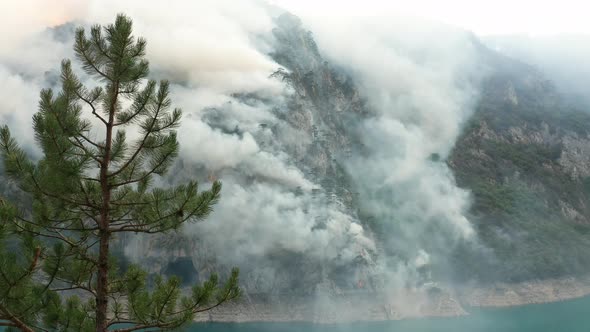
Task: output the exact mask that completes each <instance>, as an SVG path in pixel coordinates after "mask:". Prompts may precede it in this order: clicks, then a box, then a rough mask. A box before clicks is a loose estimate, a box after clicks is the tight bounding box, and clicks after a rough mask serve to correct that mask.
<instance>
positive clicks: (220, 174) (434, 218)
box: [0, 0, 484, 289]
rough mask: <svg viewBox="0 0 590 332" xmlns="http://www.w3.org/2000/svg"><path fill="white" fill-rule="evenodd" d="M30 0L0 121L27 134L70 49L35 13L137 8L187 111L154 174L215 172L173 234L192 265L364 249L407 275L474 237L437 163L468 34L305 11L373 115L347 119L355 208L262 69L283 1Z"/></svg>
mask: <svg viewBox="0 0 590 332" xmlns="http://www.w3.org/2000/svg"><path fill="white" fill-rule="evenodd" d="M39 3H41V2H40V1H38V2H34V3H28V4H27V6H26V8H29V7H33V8H44V9H43V11H35V12H30V13H28V14H27V15H29V16H31V17H34V18H35V20H34V22H35V23H34V27H31V28H30V29H28V30H26V31H24V32H23V31H19V32H18V33H14V34H12V32H10V31H12V30H13V29H3V31H8V34H9V35H10V38H9V39H10V40H11V45H12V46H13V47H12V48H10V49H4V50H2V51H0V83H1V84H2V86H3V89H2V92H0V93H1V95H0V121H1V122H3V123H8V124H9V125H10V126H11V127H12V129H13V131H14V132H15V133H17V136H18V139H19V141H20V142H22V143H23V144H25V145H26V146H27V147H32V146H33V145H34V144H33V139H32V137H33V136H32V134H31V129H30V128H31V124H30V119H31V116H32V114H33V113H34V112H35V110H36V103H37V96H38V91H39V90H40V89H41V88H42V87H51V86H54V85H55V84H56V82H57V81H56V75H57V70H58V66H59V61H60V60H61V59H62V58H65V57H69V58H72V51H71V44H72V39H71V38H64V35H65V36H66V37H67V35H68V33H70V34H71V28H72V26H73V25H72V26H69V25H66V26H61V27H60V28H58V29H49V30H42V29H40V27H42V26H51V25H54V24H62V23H66V22H74V23H75V24H76V25H77V24H82V25H86V26H89V25H90V24H95V23H100V24H108V23H110V22H111V21H112V20H113V19H114V17H115V15H116V13H119V12H124V13H126V14H127V15H129V16H130V17H132V18H133V20H134V24H135V33H136V35H137V36H143V37H145V38H146V39H147V40H148V49H147V57H148V59H149V60H150V63H151V65H152V72H153V75H154V76H155V77H156V78H168V79H170V80H171V81H172V83H173V84H172V87H171V90H172V100H173V102H174V105H175V106H178V107H181V108H183V110H184V117H183V120H182V126H181V127H180V129H179V141H180V146H181V156H180V158H179V159H180V161H179V162H178V163H177V165H176V166H175V169H174V172H173V174H172V175H171V176H170V177H169V178H167V179H164V180H163V182H165V183H179V182H182V181H185V180H186V179H188V178H198V179H199V180H200V181H201V182H202V183H204V186H206V185H207V183H208V182H210V181H211V180H213V179H220V180H221V181H222V182H223V184H224V189H223V191H222V199H221V200H220V202H219V204H218V205H217V206H216V207H215V211H214V213H213V214H212V216H211V217H210V218H209V219H208V220H207V221H205V222H203V223H199V224H191V225H187V226H186V227H185V228H184V229H183V230H182V234H181V236H182V237H183V238H185V239H187V240H186V241H187V243H189V245H179V244H172V245H171V247H175V246H181V247H182V250H184V255H188V256H190V257H192V258H193V261H194V262H195V266H196V267H197V269H198V270H199V272H201V271H204V272H206V271H209V270H214V268H209V267H203V265H204V264H206V262H214V263H215V264H217V263H219V264H223V265H228V266H230V265H239V266H243V267H248V266H249V268H247V269H246V275H245V276H244V277H243V278H244V279H245V280H246V282H248V278H250V279H253V278H255V277H256V278H260V279H261V280H262V283H264V282H267V283H276V284H280V283H281V280H282V279H281V278H284V279H285V278H286V279H288V278H291V279H296V278H298V276H289V277H285V276H284V274H285V271H281V269H282V268H284V265H285V264H283V263H280V264H279V263H277V261H276V259H275V258H273V257H275V256H276V255H280V254H281V253H288V255H291V254H293V255H296V257H304V260H303V263H302V265H301V266H295V267H293V266H290V267H289V269H293V268H300V269H305V268H307V267H310V268H311V267H317V266H326V265H327V266H329V267H331V268H337V267H343V266H347V265H350V264H353V263H354V262H355V261H356V260H358V259H359V257H362V259H363V260H364V262H365V263H367V264H369V265H371V266H372V271H373V272H372V273H375V274H378V275H379V274H380V275H381V276H382V277H383V278H384V279H385V280H387V283H388V284H390V285H391V286H392V287H401V286H403V285H406V284H407V283H408V281H409V280H412V279H415V280H418V279H420V278H419V274H420V272H419V271H422V270H424V267H427V266H429V265H430V264H432V263H433V262H437V261H438V262H441V261H444V258H445V256H446V255H448V253H449V252H450V251H451V249H452V246H453V243H454V241H456V240H457V239H470V238H473V236H474V235H473V229H472V227H471V225H470V223H469V221H468V219H467V218H466V211H467V209H468V207H469V194H468V193H467V192H466V191H464V190H461V189H459V188H457V186H456V185H455V182H454V179H453V176H452V173H451V172H450V170H449V169H448V167H447V166H446V164H445V163H444V160H445V158H446V157H447V155H448V154H449V152H450V150H451V149H452V147H453V144H454V142H455V140H456V139H457V137H458V135H459V133H460V129H461V125H462V124H463V123H464V122H465V121H466V119H467V118H468V117H469V115H470V114H471V112H472V109H473V105H474V102H475V101H476V99H477V87H478V82H479V80H480V79H481V75H482V74H481V73H482V72H483V71H484V70H483V69H482V68H480V67H479V66H478V65H477V55H476V53H475V50H474V49H473V45H472V44H471V38H472V37H471V36H470V35H469V34H467V33H466V32H463V31H459V30H454V29H451V28H446V27H441V26H439V25H434V24H431V23H427V22H416V21H407V20H404V19H402V18H399V19H396V20H392V19H389V20H374V19H371V20H370V21H369V19H363V20H359V21H350V20H348V21H339V20H338V19H333V20H329V21H326V20H324V21H314V20H313V19H307V20H306V18H305V17H304V18H303V19H304V24H305V26H306V28H310V29H311V30H312V31H313V32H314V36H315V38H316V40H317V42H318V45H319V48H320V52H321V53H322V54H323V56H324V57H325V58H326V59H327V60H329V61H331V62H332V63H334V64H335V65H336V66H338V67H339V68H341V69H342V70H343V72H344V73H346V74H347V75H350V76H351V77H352V78H353V79H354V80H355V82H356V83H357V84H358V88H359V91H360V92H361V94H362V98H364V99H366V101H367V108H368V109H369V115H368V116H365V117H361V118H359V119H358V121H357V122H356V123H355V124H354V125H351V126H350V127H349V128H346V130H347V131H348V132H349V133H350V134H351V135H355V136H356V137H359V138H360V140H361V144H362V146H363V147H362V148H359V151H353V152H354V153H353V154H352V155H351V156H348V157H343V158H341V160H340V161H341V162H342V163H343V164H344V165H345V166H346V171H347V173H348V174H349V175H350V176H351V177H352V179H353V184H354V187H355V188H354V189H355V190H356V191H358V193H359V201H360V210H361V213H360V215H361V218H359V216H357V215H356V213H354V212H351V211H348V210H347V209H346V208H343V207H342V206H341V204H339V203H338V201H334V200H332V199H331V198H330V195H329V194H327V192H326V191H325V190H323V189H324V188H323V187H322V184H321V183H320V182H321V181H319V179H318V178H317V177H314V176H312V175H310V173H309V172H308V170H307V169H306V168H305V167H304V166H302V165H301V164H300V163H299V164H298V163H297V162H296V161H297V159H298V158H297V157H296V156H295V155H296V154H297V151H304V150H305V148H306V147H308V146H309V145H310V144H312V138H311V137H310V135H308V134H307V133H306V132H305V131H302V130H300V129H297V128H294V127H293V126H291V125H290V124H288V123H286V122H285V121H284V116H285V112H288V111H289V107H290V106H289V100H291V98H292V97H293V94H295V93H296V91H294V90H293V88H292V87H290V86H288V85H287V84H285V83H284V82H282V81H280V80H278V79H276V78H271V77H270V76H271V74H272V73H273V72H274V71H276V70H277V69H279V68H280V67H281V66H280V65H279V64H278V63H276V62H275V61H274V60H273V59H272V58H271V56H269V54H270V53H272V51H273V50H274V43H276V40H275V39H274V37H273V35H272V33H271V31H272V29H273V28H274V26H275V22H274V19H275V18H276V16H277V14H278V13H279V10H278V9H276V8H274V7H271V6H268V5H267V4H265V3H264V2H261V1H239V2H236V1H229V0H223V1H188V0H183V1H174V2H171V3H164V2H154V3H150V5H149V6H146V5H145V2H144V1H135V0H134V1H125V2H120V1H115V0H106V1H98V0H96V1H87V2H85V3H84V5H80V4H79V3H78V2H73V1H72V2H64V6H63V7H62V8H60V9H59V10H58V11H57V12H53V9H52V8H53V6H52V7H51V8H47V7H38V6H37V5H38V4H39ZM17 9H21V10H22V8H17V7H14V8H13V9H12V10H13V11H16V10H17ZM294 151H295V152H294ZM365 217H366V218H368V219H370V220H372V221H371V222H367V221H366V220H361V219H363V218H365ZM370 225H373V226H374V227H375V231H374V232H373V231H372V230H371V229H370ZM375 233H377V234H375ZM129 241H130V242H129V243H128V245H127V247H126V253H127V255H128V256H129V257H130V258H131V259H132V260H140V259H142V258H145V256H146V255H145V253H146V252H150V251H151V252H153V253H154V254H153V256H156V255H163V256H166V257H172V256H173V255H177V253H176V252H172V251H171V253H169V254H165V253H164V254H163V253H162V250H160V249H161V248H157V247H155V246H157V245H161V244H162V243H163V242H157V244H154V242H153V241H149V240H148V239H146V238H143V237H134V238H133V239H131V240H129ZM156 253H157V254H156ZM149 255H150V254H148V256H149ZM285 255H287V254H285ZM289 257H291V256H289ZM214 263H211V264H214ZM256 264H258V265H256ZM281 264H282V265H281ZM291 265H292V264H291ZM318 271H319V272H318ZM318 271H316V270H313V272H310V273H317V274H318V277H317V278H316V279H315V280H316V282H320V281H325V280H326V279H327V278H328V277H327V276H326V275H325V273H327V272H326V271H328V272H329V271H331V270H330V269H322V268H320V269H319V270H318ZM279 279H281V280H279ZM421 280H422V281H424V280H423V278H422V279H421ZM284 286H285V284H280V285H279V286H277V287H284ZM252 287H253V288H256V287H258V286H252ZM257 289H260V288H257Z"/></svg>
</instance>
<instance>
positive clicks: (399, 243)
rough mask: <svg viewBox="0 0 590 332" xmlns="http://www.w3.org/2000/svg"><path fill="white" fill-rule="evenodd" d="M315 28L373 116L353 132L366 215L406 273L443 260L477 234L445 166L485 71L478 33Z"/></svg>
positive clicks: (411, 23)
mask: <svg viewBox="0 0 590 332" xmlns="http://www.w3.org/2000/svg"><path fill="white" fill-rule="evenodd" d="M311 26H312V28H313V31H314V33H315V36H316V38H317V40H318V44H319V45H320V49H321V50H322V51H323V52H324V53H325V54H326V55H327V56H328V57H329V59H330V60H332V61H333V62H334V63H336V64H339V65H341V66H343V67H344V68H346V69H347V70H348V71H349V72H350V73H352V74H353V77H354V78H355V79H356V81H357V82H358V83H359V84H360V87H361V90H362V92H363V94H364V95H365V96H366V97H367V98H368V101H369V104H370V107H371V109H372V111H373V114H372V115H371V116H369V117H368V118H366V119H365V120H363V121H361V122H360V123H359V124H358V126H357V127H356V128H354V129H355V130H356V131H358V132H359V136H360V137H361V140H362V143H363V145H364V148H365V150H366V151H365V153H364V154H354V156H353V157H351V158H350V159H349V160H348V170H349V172H350V174H351V175H352V176H353V177H354V179H355V182H356V184H357V186H358V190H359V192H360V200H361V210H362V211H363V213H364V214H365V215H367V216H368V217H370V218H371V219H373V220H374V221H375V222H376V223H377V227H376V228H377V231H378V232H379V231H381V232H383V233H384V234H381V237H382V238H383V240H384V242H385V247H386V249H385V250H386V251H387V252H388V253H389V254H390V255H391V254H394V255H395V259H393V261H391V260H389V259H388V258H386V259H385V260H386V261H388V260H389V262H387V263H388V264H393V267H394V271H397V272H399V273H402V274H405V273H415V271H416V270H419V269H421V268H423V267H424V266H426V265H428V264H430V263H432V260H435V261H436V260H438V261H439V263H440V260H443V259H445V258H446V257H447V256H448V254H449V253H450V252H451V251H452V249H453V244H454V243H455V241H456V240H457V239H472V237H473V234H474V231H473V229H472V227H471V225H470V223H469V221H468V220H467V218H466V216H465V215H466V213H467V210H468V207H469V195H468V193H467V192H466V191H464V190H461V189H459V188H457V186H456V185H455V182H454V178H453V175H452V173H451V171H450V170H449V168H448V167H447V165H446V163H445V162H444V160H445V159H446V157H447V156H448V154H449V152H450V151H451V149H452V147H453V145H454V143H455V141H456V139H457V137H458V135H459V134H460V129H461V125H462V124H463V123H464V122H465V121H466V120H467V118H468V117H469V115H470V114H471V113H472V111H473V106H474V104H475V102H476V100H477V87H478V83H479V81H480V80H481V78H482V75H483V73H484V72H485V68H482V67H481V66H480V65H478V61H477V60H478V59H477V54H476V50H475V48H474V45H473V44H472V37H471V36H470V35H469V34H468V33H467V32H464V31H460V30H455V29H451V28H449V27H445V26H441V25H438V24H433V23H429V22H419V21H416V20H407V19H404V18H387V19H378V18H371V20H370V21H368V20H365V21H359V22H350V21H346V22H344V21H342V22H338V21H331V22H329V24H326V22H325V21H317V22H314V21H312V22H311ZM351 41H354V47H351ZM400 256H401V261H402V262H403V263H400V262H399V261H398V260H399V259H400ZM390 268H391V266H390V267H389V268H387V269H386V270H387V271H389V270H390ZM390 278H391V276H390ZM416 280H418V279H416Z"/></svg>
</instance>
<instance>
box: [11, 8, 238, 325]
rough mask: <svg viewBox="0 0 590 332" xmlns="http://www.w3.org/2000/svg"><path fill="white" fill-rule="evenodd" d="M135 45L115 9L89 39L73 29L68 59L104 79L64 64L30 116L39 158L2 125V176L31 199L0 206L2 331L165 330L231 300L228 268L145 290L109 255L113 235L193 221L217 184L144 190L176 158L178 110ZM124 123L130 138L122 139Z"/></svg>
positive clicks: (141, 275)
mask: <svg viewBox="0 0 590 332" xmlns="http://www.w3.org/2000/svg"><path fill="white" fill-rule="evenodd" d="M145 48H146V41H145V40H144V39H141V38H138V39H135V38H134V37H133V36H132V22H131V20H130V19H129V18H127V17H126V16H124V15H118V16H117V19H116V21H115V23H114V24H112V25H109V26H107V27H101V26H94V27H92V29H91V31H90V35H89V36H86V33H85V31H84V30H83V29H78V30H77V32H76V40H75V46H74V50H75V52H76V57H77V59H78V60H79V62H80V63H81V67H82V69H83V70H84V71H85V72H86V73H87V74H88V75H89V76H90V77H92V78H94V79H95V80H96V82H95V83H99V84H102V86H97V87H95V88H91V89H90V88H87V87H86V86H85V85H84V84H83V83H82V82H81V81H80V79H79V78H78V77H77V75H76V74H75V72H74V70H73V69H72V64H71V62H70V61H69V60H64V61H63V62H62V64H61V83H62V85H61V91H59V92H58V93H54V92H53V91H52V90H50V89H47V90H42V91H41V93H40V101H39V111H38V112H37V113H36V114H35V115H34V116H33V128H34V131H35V139H36V142H37V144H38V145H39V147H40V148H41V150H42V151H43V156H42V158H41V159H40V160H38V161H31V160H30V159H29V158H28V156H27V155H26V153H25V152H24V150H23V149H21V148H20V147H19V146H18V144H17V142H16V141H15V140H14V139H13V138H12V136H11V134H10V130H9V129H8V127H6V126H4V127H2V128H0V155H1V156H2V159H3V167H4V172H5V173H6V174H7V175H8V176H9V177H10V178H11V180H12V181H14V183H16V184H17V185H18V187H19V188H20V190H22V192H24V193H26V194H27V195H28V196H27V197H29V200H30V202H31V204H30V207H29V209H27V210H23V211H21V210H20V209H17V208H15V207H14V206H13V205H11V204H9V203H7V202H4V201H2V202H1V204H0V326H10V327H16V328H19V329H21V330H25V331H31V330H40V331H43V330H64V331H90V330H100V331H105V330H106V329H113V328H118V330H120V331H134V330H139V329H151V330H153V329H172V328H177V327H180V326H182V325H184V324H187V323H189V322H190V321H191V320H192V318H193V317H194V315H195V314H196V313H198V312H200V311H205V310H209V309H211V308H213V307H215V306H217V305H220V304H222V303H224V302H226V301H229V300H232V299H234V298H236V297H238V296H239V295H240V290H239V288H238V271H237V270H234V271H232V273H231V274H230V275H229V276H227V280H226V282H225V283H224V284H220V282H219V279H218V277H217V276H216V275H213V276H211V278H210V279H209V280H207V281H205V282H204V283H203V284H202V285H197V286H195V287H194V288H193V290H192V293H190V294H189V295H183V294H184V292H183V290H182V288H181V285H180V282H179V280H178V278H175V277H172V278H169V279H167V280H165V279H163V278H157V279H156V280H155V282H154V283H153V285H151V284H150V285H149V286H148V284H147V283H146V278H147V274H146V273H145V272H144V271H143V270H142V269H141V268H140V267H139V266H127V267H126V268H125V269H124V270H121V269H120V268H119V267H118V266H117V262H116V260H115V259H114V258H113V257H112V256H111V253H110V251H109V250H110V249H109V242H112V240H113V239H115V237H116V236H117V235H119V234H121V233H131V234H134V233H146V234H153V233H164V232H167V231H170V230H176V229H178V228H179V227H181V226H182V225H183V224H184V223H186V222H196V221H200V220H203V219H204V218H206V217H207V216H208V215H209V213H210V212H211V211H212V207H213V205H214V204H215V203H216V202H217V201H218V199H219V195H220V192H221V184H220V183H219V182H215V183H213V184H212V186H211V188H210V189H208V190H199V186H198V184H197V182H195V181H189V182H187V183H186V184H183V185H180V186H176V187H167V188H156V187H154V186H153V185H152V182H153V179H154V177H156V176H162V175H165V174H166V172H167V170H168V168H169V166H170V165H171V164H172V162H173V161H174V159H175V157H176V156H177V155H178V142H177V139H176V132H175V131H174V129H175V128H177V127H178V126H179V124H180V119H181V115H182V112H181V110H180V109H176V108H171V104H172V102H171V100H170V98H169V83H168V82H166V81H161V82H155V81H151V80H147V81H146V79H145V78H146V77H147V75H148V72H149V65H148V61H147V60H146V59H145V58H144V55H145ZM126 105H129V106H127V107H126ZM91 118H96V119H97V123H98V125H93V123H92V121H90V119H91ZM128 129H131V130H132V131H133V133H134V135H133V136H134V137H137V138H135V139H132V140H131V139H128V138H127V135H126V130H128ZM96 137H102V138H101V139H96ZM15 249H17V250H15ZM121 324H124V325H125V326H126V327H124V328H119V327H120V326H122V325H121Z"/></svg>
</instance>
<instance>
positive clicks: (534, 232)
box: [448, 49, 590, 281]
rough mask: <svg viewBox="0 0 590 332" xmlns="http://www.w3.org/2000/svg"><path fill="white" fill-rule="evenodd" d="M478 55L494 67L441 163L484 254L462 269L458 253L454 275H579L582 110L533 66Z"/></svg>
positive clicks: (585, 188)
mask: <svg viewBox="0 0 590 332" xmlns="http://www.w3.org/2000/svg"><path fill="white" fill-rule="evenodd" d="M482 52H484V54H485V56H486V61H488V62H489V63H490V64H491V67H492V68H493V70H492V73H491V75H490V77H489V78H488V79H487V80H486V82H485V83H484V84H483V87H482V94H481V100H480V101H479V104H478V106H477V110H476V112H475V114H474V116H473V117H472V118H471V119H470V121H469V123H468V124H467V126H466V128H465V129H464V133H463V135H462V137H461V138H460V139H459V141H458V142H457V144H456V146H455V149H454V151H453V153H452V155H451V156H450V158H449V160H448V163H449V165H450V166H451V168H452V169H453V171H454V173H455V175H456V178H457V182H458V184H459V185H460V186H462V187H465V188H468V189H470V190H471V192H472V194H473V206H472V213H473V217H472V221H473V222H474V224H475V226H476V228H477V231H478V234H479V238H480V239H481V241H482V243H483V244H484V245H485V246H486V247H487V248H488V249H490V252H488V253H486V254H484V253H481V252H480V254H481V256H477V257H473V261H471V262H470V263H469V264H471V265H469V264H468V265H467V266H466V260H465V258H466V257H469V256H470V255H469V254H467V253H466V251H463V250H460V251H459V252H458V253H457V264H458V265H463V267H459V271H461V272H462V273H467V274H466V275H473V274H475V275H476V276H477V277H478V278H480V279H482V280H497V279H502V280H508V281H521V280H527V279H537V278H541V279H542V278H548V277H556V276H563V275H574V274H579V273H584V272H587V271H588V266H589V263H590V256H588V253H589V252H590V251H589V250H590V237H588V234H589V232H590V223H589V221H590V219H589V218H590V209H589V208H590V207H589V206H588V198H590V186H589V185H588V184H589V183H590V182H589V179H590V178H589V175H590V163H589V162H590V145H589V143H590V140H589V137H590V136H589V134H590V113H588V112H587V111H586V110H579V109H571V108H569V106H568V105H569V103H568V102H567V100H564V99H563V98H562V97H561V96H560V94H559V93H558V92H557V91H556V89H555V88H554V86H553V85H552V83H551V82H549V81H548V80H547V79H546V78H545V77H544V76H543V75H542V74H541V73H540V72H538V71H537V70H536V69H534V68H533V67H531V66H528V65H526V64H524V63H520V62H518V61H516V60H513V59H510V58H507V57H504V56H501V55H499V54H497V53H494V52H491V51H489V50H485V49H482Z"/></svg>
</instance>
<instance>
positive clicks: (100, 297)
mask: <svg viewBox="0 0 590 332" xmlns="http://www.w3.org/2000/svg"><path fill="white" fill-rule="evenodd" d="M109 241H110V233H109V232H108V231H106V232H103V231H101V232H100V247H99V248H100V249H99V256H98V280H97V281H98V282H97V287H96V331H97V332H104V331H106V330H107V311H108V306H109V302H108V291H109V290H108V275H109Z"/></svg>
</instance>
